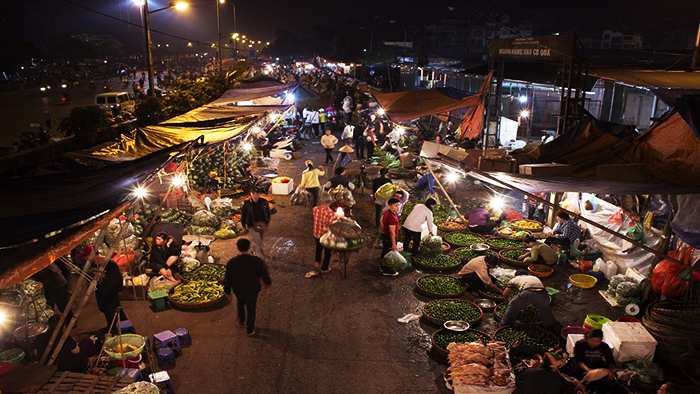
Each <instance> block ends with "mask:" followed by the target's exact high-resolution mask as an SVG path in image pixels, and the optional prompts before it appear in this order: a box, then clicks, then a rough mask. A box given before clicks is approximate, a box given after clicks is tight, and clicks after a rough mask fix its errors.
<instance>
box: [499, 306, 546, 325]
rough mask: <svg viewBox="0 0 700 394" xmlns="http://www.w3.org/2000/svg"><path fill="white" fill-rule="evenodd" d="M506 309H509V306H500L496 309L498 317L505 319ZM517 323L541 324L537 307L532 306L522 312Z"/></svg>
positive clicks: (516, 319) (517, 318)
mask: <svg viewBox="0 0 700 394" xmlns="http://www.w3.org/2000/svg"><path fill="white" fill-rule="evenodd" d="M506 309H508V305H507V304H500V305H498V306H497V307H496V315H498V317H499V318H503V315H505V314H506ZM515 322H516V323H520V324H538V323H540V322H541V320H540V312H539V311H538V310H537V308H536V307H535V305H533V304H530V305H528V306H526V307H525V308H524V309H523V310H522V311H520V313H519V314H518V317H516V318H515Z"/></svg>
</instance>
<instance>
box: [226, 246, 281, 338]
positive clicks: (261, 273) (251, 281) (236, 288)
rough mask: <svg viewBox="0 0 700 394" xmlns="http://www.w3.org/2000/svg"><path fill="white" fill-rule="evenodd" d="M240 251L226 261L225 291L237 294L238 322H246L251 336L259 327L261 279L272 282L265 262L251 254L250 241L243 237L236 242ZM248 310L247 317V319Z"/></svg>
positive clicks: (240, 323) (241, 323) (267, 282)
mask: <svg viewBox="0 0 700 394" xmlns="http://www.w3.org/2000/svg"><path fill="white" fill-rule="evenodd" d="M236 248H238V252H239V253H240V254H239V255H238V256H236V257H234V258H232V259H231V260H229V261H228V263H226V275H225V276H224V292H226V294H231V291H232V290H233V294H235V295H236V302H237V307H238V324H239V325H241V326H242V325H243V324H244V322H245V326H246V331H247V333H248V336H249V337H253V336H256V335H257V334H258V332H259V329H258V328H257V327H255V309H256V305H257V302H258V293H259V292H260V288H261V286H260V280H262V281H263V282H265V284H267V285H268V286H269V285H271V284H272V281H271V280H270V274H269V273H268V272H267V266H266V265H265V262H264V261H263V260H262V259H261V258H259V257H256V256H253V255H251V254H250V241H249V240H247V239H245V238H241V239H239V240H238V242H236ZM246 312H247V317H248V318H247V319H246Z"/></svg>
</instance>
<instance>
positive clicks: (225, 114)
mask: <svg viewBox="0 0 700 394" xmlns="http://www.w3.org/2000/svg"><path fill="white" fill-rule="evenodd" d="M287 108H289V105H269V106H240V107H239V106H235V105H203V106H201V107H199V108H195V109H193V110H192V111H190V112H187V113H185V114H182V115H180V116H176V117H174V118H170V119H168V120H166V121H165V122H162V123H160V125H170V124H175V123H186V122H203V121H208V120H215V119H217V120H232V119H233V118H236V117H239V116H248V115H260V114H263V113H266V112H283V111H285V110H286V109H287Z"/></svg>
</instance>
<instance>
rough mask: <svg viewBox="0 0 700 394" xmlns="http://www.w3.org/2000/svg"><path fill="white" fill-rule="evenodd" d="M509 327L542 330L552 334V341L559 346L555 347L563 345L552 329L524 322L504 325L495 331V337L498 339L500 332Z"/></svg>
mask: <svg viewBox="0 0 700 394" xmlns="http://www.w3.org/2000/svg"><path fill="white" fill-rule="evenodd" d="M509 327H515V328H522V329H524V330H536V331H540V332H543V333H546V334H547V335H549V336H551V338H552V342H555V343H556V344H557V346H555V348H559V347H561V341H560V339H559V337H558V336H557V335H556V334H554V333H552V332H551V331H548V330H545V329H544V328H542V327H533V326H530V325H523V324H515V325H512V326H504V327H501V328H499V329H498V330H496V332H495V333H493V337H494V339H496V340H498V339H497V338H498V333H499V332H501V331H502V330H505V329H506V328H509Z"/></svg>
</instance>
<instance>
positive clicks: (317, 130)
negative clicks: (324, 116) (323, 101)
mask: <svg viewBox="0 0 700 394" xmlns="http://www.w3.org/2000/svg"><path fill="white" fill-rule="evenodd" d="M311 128H312V129H313V131H314V138H319V137H321V117H320V114H319V112H318V108H314V109H313V110H312V111H311Z"/></svg>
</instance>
